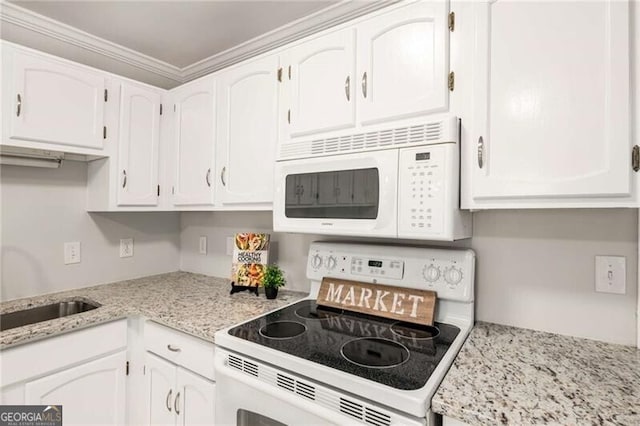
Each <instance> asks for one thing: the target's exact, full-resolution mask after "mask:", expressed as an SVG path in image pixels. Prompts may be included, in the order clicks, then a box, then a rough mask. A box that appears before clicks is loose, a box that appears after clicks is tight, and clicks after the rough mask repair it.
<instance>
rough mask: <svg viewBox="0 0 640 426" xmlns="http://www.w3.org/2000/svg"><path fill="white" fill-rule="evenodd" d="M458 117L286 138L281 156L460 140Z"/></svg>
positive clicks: (338, 152)
mask: <svg viewBox="0 0 640 426" xmlns="http://www.w3.org/2000/svg"><path fill="white" fill-rule="evenodd" d="M456 123H457V120H456V118H455V117H448V118H443V119H440V120H434V121H430V122H428V123H424V124H418V125H414V126H405V127H398V128H394V129H384V130H376V131H371V132H364V133H356V134H353V133H351V134H345V135H343V136H335V137H330V138H322V139H311V140H302V141H296V140H293V141H286V142H283V143H282V144H281V145H280V149H279V153H278V159H279V160H286V159H293V158H305V157H316V156H322V155H332V154H345V153H353V152H359V151H367V150H374V149H384V148H390V147H401V146H408V145H420V144H425V143H444V142H455V141H457V139H458V138H457V136H456V135H457V124H456Z"/></svg>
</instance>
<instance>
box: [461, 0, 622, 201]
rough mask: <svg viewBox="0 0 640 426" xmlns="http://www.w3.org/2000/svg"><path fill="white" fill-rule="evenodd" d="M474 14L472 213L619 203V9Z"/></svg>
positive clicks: (594, 6)
mask: <svg viewBox="0 0 640 426" xmlns="http://www.w3.org/2000/svg"><path fill="white" fill-rule="evenodd" d="M474 8H475V11H474V15H475V49H471V48H470V49H469V52H470V54H471V53H473V55H474V56H473V65H474V71H473V79H474V81H473V87H474V89H473V92H474V93H473V100H474V115H475V121H474V124H473V132H472V135H471V137H470V139H471V140H470V141H469V142H470V144H469V146H468V151H467V152H468V155H469V157H470V158H471V161H470V163H469V164H470V165H471V168H472V170H473V172H472V175H471V178H472V181H471V185H472V190H471V196H472V198H473V202H472V203H471V204H472V207H482V205H483V204H482V203H485V204H484V205H489V206H492V205H493V206H498V207H500V206H503V207H509V206H518V205H523V204H527V205H534V206H535V202H536V200H544V199H548V200H552V201H553V203H552V204H547V206H549V207H551V206H553V205H557V204H558V203H560V202H562V200H571V199H574V200H575V199H585V198H590V197H592V198H593V197H600V198H602V197H619V196H622V197H624V196H628V195H629V194H630V191H631V159H630V156H631V141H630V133H629V132H630V109H629V108H630V107H629V105H630V100H629V90H630V87H629V57H630V46H629V4H628V3H627V2H626V1H606V2H605V1H596V2H512V1H500V0H499V1H494V2H482V3H480V2H479V3H477V4H476V5H475V6H474ZM540 206H542V204H540Z"/></svg>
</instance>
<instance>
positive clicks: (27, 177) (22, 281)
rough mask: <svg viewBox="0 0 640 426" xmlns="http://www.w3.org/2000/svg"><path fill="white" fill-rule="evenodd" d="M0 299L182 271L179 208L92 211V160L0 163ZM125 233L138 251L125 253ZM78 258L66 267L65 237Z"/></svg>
mask: <svg viewBox="0 0 640 426" xmlns="http://www.w3.org/2000/svg"><path fill="white" fill-rule="evenodd" d="M0 182H1V183H0V191H1V195H0V201H1V205H2V207H1V217H2V219H1V220H2V222H1V226H2V228H1V231H2V267H1V268H0V269H1V270H2V272H1V286H0V287H1V288H2V292H1V293H0V299H1V300H9V299H16V298H20V297H26V296H32V295H37V294H43V293H51V292H54V291H60V290H67V289H73V288H78V287H86V286H90V285H95V284H101V283H107V282H113V281H119V280H124V279H129V278H136V277H142V276H145V275H152V274H159V273H163V272H171V271H176V270H178V267H179V265H178V264H179V256H180V255H179V249H180V216H179V213H105V214H97V213H91V214H89V213H87V212H86V211H85V198H86V185H87V164H86V163H78V162H74V161H67V162H65V163H64V164H63V166H62V167H61V168H59V169H39V168H33V167H16V166H2V167H1V170H0ZM121 238H133V241H134V256H133V257H127V258H120V256H119V246H120V239H121ZM71 241H79V242H80V248H81V256H80V257H81V259H80V260H81V262H80V263H78V264H72V265H65V264H64V261H63V260H64V256H63V253H64V251H63V247H64V243H65V242H71Z"/></svg>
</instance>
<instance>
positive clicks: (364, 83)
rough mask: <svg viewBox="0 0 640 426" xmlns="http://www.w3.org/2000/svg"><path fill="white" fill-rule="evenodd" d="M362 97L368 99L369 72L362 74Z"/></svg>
mask: <svg viewBox="0 0 640 426" xmlns="http://www.w3.org/2000/svg"><path fill="white" fill-rule="evenodd" d="M362 96H364V97H365V98H366V97H367V72H366V71H365V72H364V74H362Z"/></svg>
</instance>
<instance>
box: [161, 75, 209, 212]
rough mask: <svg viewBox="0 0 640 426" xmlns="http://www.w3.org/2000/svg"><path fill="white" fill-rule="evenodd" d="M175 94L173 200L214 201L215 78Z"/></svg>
mask: <svg viewBox="0 0 640 426" xmlns="http://www.w3.org/2000/svg"><path fill="white" fill-rule="evenodd" d="M173 97H174V102H175V105H174V106H175V111H174V115H175V119H174V129H173V131H174V160H173V161H175V164H174V167H175V174H174V184H173V188H172V193H173V197H172V199H173V204H174V205H183V206H185V205H211V204H213V195H214V189H213V183H214V182H213V179H214V176H213V175H214V173H215V169H214V167H215V163H214V158H213V155H214V143H215V132H214V130H215V81H214V80H213V79H211V78H204V79H202V80H201V81H199V82H197V83H193V84H189V85H187V86H186V87H181V88H178V89H176V90H175V92H174V93H173Z"/></svg>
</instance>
